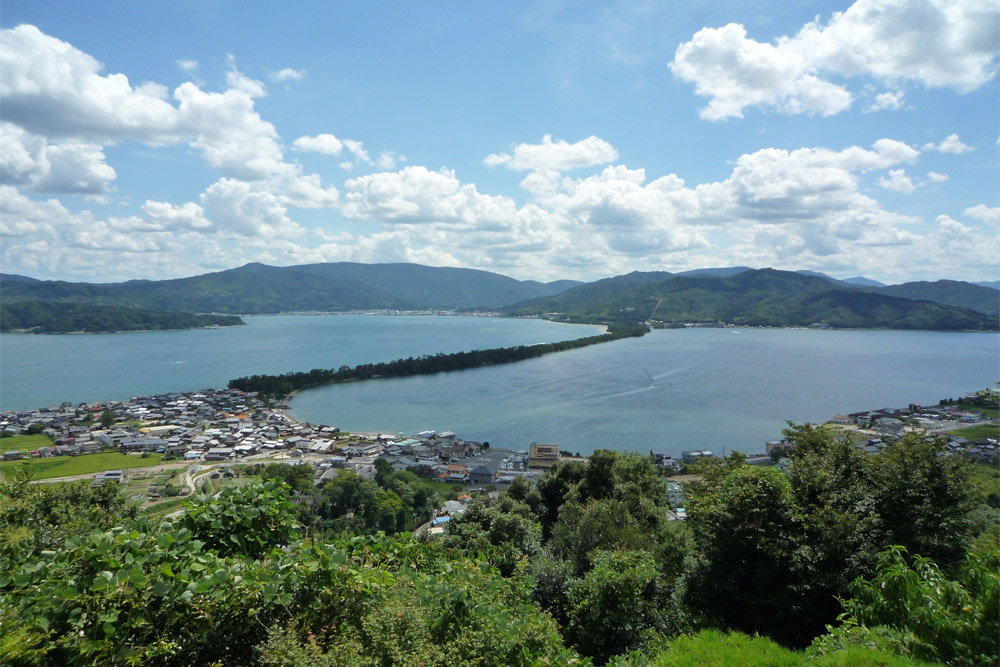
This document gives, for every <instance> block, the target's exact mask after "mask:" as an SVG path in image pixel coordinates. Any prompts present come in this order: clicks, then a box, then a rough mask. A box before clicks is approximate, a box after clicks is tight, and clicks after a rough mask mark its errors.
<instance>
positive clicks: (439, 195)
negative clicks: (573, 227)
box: [341, 166, 515, 225]
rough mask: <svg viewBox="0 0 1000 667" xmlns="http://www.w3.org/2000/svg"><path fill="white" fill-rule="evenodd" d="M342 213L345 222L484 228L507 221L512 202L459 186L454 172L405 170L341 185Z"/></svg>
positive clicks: (356, 179)
mask: <svg viewBox="0 0 1000 667" xmlns="http://www.w3.org/2000/svg"><path fill="white" fill-rule="evenodd" d="M344 187H345V188H346V189H347V192H346V193H345V194H344V203H343V207H342V209H341V210H342V212H343V214H344V215H345V216H347V217H349V218H355V219H359V220H380V221H383V222H404V223H422V222H444V223H452V224H466V225H473V224H487V223H491V222H497V221H501V220H506V219H509V218H510V217H511V216H512V215H513V213H514V211H515V207H514V202H513V201H512V200H510V199H508V198H506V197H493V196H489V195H484V194H481V193H480V192H478V191H477V190H476V186H474V185H463V184H462V183H461V182H460V181H459V180H458V178H456V177H455V172H453V171H450V170H447V169H442V170H441V171H430V170H429V169H427V168H426V167H422V166H413V167H405V168H404V169H402V170H400V171H398V172H382V173H377V174H368V175H365V176H359V177H358V178H354V179H351V180H349V181H347V182H346V183H345V184H344Z"/></svg>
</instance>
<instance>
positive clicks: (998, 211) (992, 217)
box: [962, 204, 1000, 225]
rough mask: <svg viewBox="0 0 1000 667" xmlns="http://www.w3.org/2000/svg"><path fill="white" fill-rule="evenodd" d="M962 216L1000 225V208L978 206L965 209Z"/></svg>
mask: <svg viewBox="0 0 1000 667" xmlns="http://www.w3.org/2000/svg"><path fill="white" fill-rule="evenodd" d="M962 214H963V215H968V216H971V217H973V218H975V219H977V220H982V221H983V222H988V223H990V224H994V225H997V224H1000V206H998V207H994V208H990V207H989V206H987V205H986V204H978V205H976V206H970V207H969V208H967V209H965V210H964V211H962Z"/></svg>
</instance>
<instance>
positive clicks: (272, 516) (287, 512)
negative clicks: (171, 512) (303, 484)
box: [178, 479, 298, 558]
mask: <svg viewBox="0 0 1000 667" xmlns="http://www.w3.org/2000/svg"><path fill="white" fill-rule="evenodd" d="M287 490H288V487H287V486H285V485H284V484H283V483H282V482H279V481H278V480H274V479H271V480H268V481H266V482H264V483H263V484H248V485H246V486H228V487H226V488H224V489H223V490H222V491H221V492H220V493H219V494H218V496H215V497H210V496H206V495H200V496H197V497H195V498H194V499H192V501H191V502H190V503H189V504H188V506H187V509H186V511H185V512H184V514H183V515H181V517H180V519H179V520H178V525H179V526H182V527H184V528H187V529H188V530H189V531H191V534H192V536H193V537H194V539H196V540H200V541H201V542H203V543H204V545H205V547H206V548H208V549H212V550H214V551H216V552H217V553H218V554H219V555H220V556H223V557H226V556H233V555H237V554H241V555H244V556H249V557H250V558H260V557H262V556H263V555H264V554H266V553H268V552H270V551H271V550H272V549H274V548H275V547H279V546H283V545H286V544H288V543H289V542H291V541H292V540H294V539H296V538H297V537H298V532H297V530H296V525H295V523H294V519H293V517H292V512H291V510H292V507H293V506H292V504H291V503H290V502H289V501H288V499H287V498H286V496H285V493H286V491H287Z"/></svg>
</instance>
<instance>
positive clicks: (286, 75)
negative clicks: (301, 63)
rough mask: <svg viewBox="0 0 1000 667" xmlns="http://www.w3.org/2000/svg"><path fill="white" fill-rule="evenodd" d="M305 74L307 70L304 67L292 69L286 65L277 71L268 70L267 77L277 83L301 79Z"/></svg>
mask: <svg viewBox="0 0 1000 667" xmlns="http://www.w3.org/2000/svg"><path fill="white" fill-rule="evenodd" d="M305 75H306V71H305V70H304V69H292V68H291V67H286V68H284V69H280V70H278V71H277V72H268V73H267V78H268V79H270V80H271V81H274V82H276V83H280V82H282V81H301V80H302V78H303V77H304V76H305Z"/></svg>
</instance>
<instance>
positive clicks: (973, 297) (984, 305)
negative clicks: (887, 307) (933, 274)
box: [877, 280, 1000, 317]
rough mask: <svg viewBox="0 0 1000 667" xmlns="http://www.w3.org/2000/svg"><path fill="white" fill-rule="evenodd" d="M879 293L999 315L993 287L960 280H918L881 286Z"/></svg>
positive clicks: (999, 296) (998, 303) (999, 302)
mask: <svg viewBox="0 0 1000 667" xmlns="http://www.w3.org/2000/svg"><path fill="white" fill-rule="evenodd" d="M877 291H878V293H879V294H887V295H889V296H898V297H902V298H904V299H916V300H920V301H936V302H937V303H942V304H946V305H949V306H958V307H959V308H968V309H969V310H974V311H976V312H977V313H985V314H986V315H992V316H994V317H996V316H997V315H1000V295H998V294H997V291H996V290H995V289H990V288H989V287H983V286H981V285H973V284H972V283H967V282H962V281H960V280H937V281H934V282H927V281H919V282H913V283H903V284H902V285H889V286H888V287H881V288H879V289H878V290H877Z"/></svg>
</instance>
